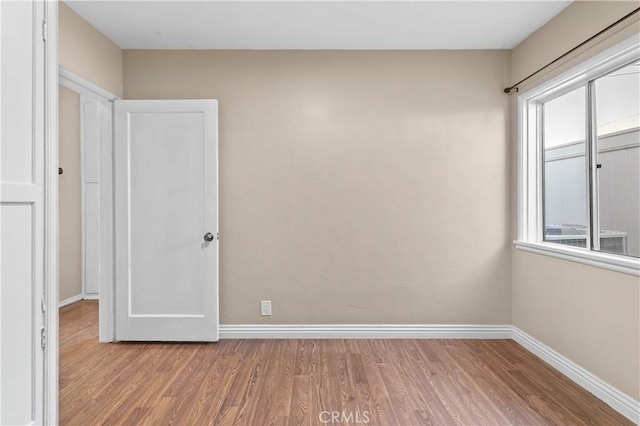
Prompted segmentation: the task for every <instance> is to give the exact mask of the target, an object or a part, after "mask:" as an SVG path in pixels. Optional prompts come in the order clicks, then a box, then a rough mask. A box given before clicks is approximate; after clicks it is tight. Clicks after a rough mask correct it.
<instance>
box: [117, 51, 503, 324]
mask: <svg viewBox="0 0 640 426" xmlns="http://www.w3.org/2000/svg"><path fill="white" fill-rule="evenodd" d="M509 58H510V57H509V52H506V51H446V52H445V51H402V52H399V51H396V52H392V51H367V52H363V51H349V52H345V51H269V52H263V51H125V52H124V91H125V97H126V98H136V99H152V98H216V99H219V102H220V103H219V108H220V129H219V130H220V147H219V148H220V227H221V235H222V239H221V244H220V247H221V248H220V314H221V318H220V319H221V323H223V324H229V323H268V322H270V323H428V324H430V323H474V324H481V323H497V324H510V323H511V289H510V288H511V286H510V279H511V277H510V255H509V253H510V239H511V236H510V230H509V215H510V206H509V186H508V181H509V179H508V177H509V164H508V159H509V157H510V152H509V146H508V145H509V143H508V129H509V122H508V121H509V109H508V108H509V105H508V101H509V98H508V97H507V96H505V95H504V94H503V93H502V88H503V87H504V86H505V85H506V84H507V82H508V80H509V67H510V64H509ZM263 299H270V300H272V301H273V316H272V317H261V316H260V314H259V302H260V300H263Z"/></svg>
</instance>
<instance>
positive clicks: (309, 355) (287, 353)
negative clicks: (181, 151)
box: [59, 301, 632, 426]
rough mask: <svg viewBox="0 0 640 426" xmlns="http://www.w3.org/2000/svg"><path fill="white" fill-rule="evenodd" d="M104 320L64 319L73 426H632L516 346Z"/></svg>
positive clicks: (88, 306) (65, 409)
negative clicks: (201, 331)
mask: <svg viewBox="0 0 640 426" xmlns="http://www.w3.org/2000/svg"><path fill="white" fill-rule="evenodd" d="M97 321H98V304H97V302H95V301H82V302H78V303H75V304H73V305H70V306H67V307H65V308H62V309H61V310H60V370H59V373H60V423H61V424H63V425H82V426H86V425H97V424H105V425H151V426H155V425H167V424H175V425H197V426H200V425H237V426H253V425H287V424H288V425H322V424H324V423H323V420H334V421H332V422H331V423H328V424H330V425H332V426H333V425H336V424H356V422H357V421H360V424H363V423H364V422H363V420H364V419H366V420H368V422H367V424H368V425H401V426H408V425H453V424H460V425H479V424H492V425H493V424H500V425H506V424H523V425H532V424H535V425H544V424H547V425H564V424H594V425H630V424H632V423H631V422H629V421H628V420H627V419H625V418H624V417H623V416H621V415H620V414H619V413H617V412H615V411H614V410H612V409H611V408H610V407H608V406H607V405H606V404H605V403H604V402H602V401H600V400H598V399H597V398H595V397H594V396H593V395H591V394H590V393H589V392H587V391H586V390H584V389H582V388H581V387H579V386H578V385H576V384H575V383H573V382H572V381H570V380H569V379H568V378H566V377H565V376H563V375H562V374H560V373H559V372H558V371H556V370H554V369H553V368H552V367H550V366H549V365H548V364H546V363H544V362H543V361H541V360H540V359H538V358H536V357H535V356H534V355H533V354H531V353H529V352H528V351H527V350H526V349H524V348H523V347H521V346H520V345H518V344H517V343H516V342H513V341H511V340H413V339H399V340H355V339H354V340H344V339H320V340H318V339H315V340H314V339H308V340H294V339H291V340H224V341H220V342H218V343H207V344H204V343H203V344H200V343H189V344H185V343H175V344H174V343H166V344H165V343H114V344H101V343H98V322H97ZM334 412H335V413H334ZM334 415H337V416H338V417H336V418H335V419H332V418H331V416H334Z"/></svg>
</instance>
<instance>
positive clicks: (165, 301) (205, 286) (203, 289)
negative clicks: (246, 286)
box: [114, 100, 218, 341]
mask: <svg viewBox="0 0 640 426" xmlns="http://www.w3.org/2000/svg"><path fill="white" fill-rule="evenodd" d="M217 126H218V120H217V101H215V100H135V101H116V102H115V146H114V148H115V226H116V233H115V238H116V241H115V246H116V299H115V300H116V340H145V341H217V340H218V238H217V235H218V190H217V188H218V184H217V179H218V172H217V164H218V160H217V139H218V136H217V134H218V131H217Z"/></svg>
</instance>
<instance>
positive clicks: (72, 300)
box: [58, 294, 82, 308]
mask: <svg viewBox="0 0 640 426" xmlns="http://www.w3.org/2000/svg"><path fill="white" fill-rule="evenodd" d="M81 300H82V295H81V294H78V295H77V296H73V297H70V298H68V299H65V300H61V301H60V302H59V303H58V307H59V308H62V307H64V306H67V305H70V304H72V303H76V302H79V301H81Z"/></svg>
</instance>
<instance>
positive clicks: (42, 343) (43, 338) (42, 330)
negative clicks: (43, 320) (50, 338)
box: [40, 327, 47, 350]
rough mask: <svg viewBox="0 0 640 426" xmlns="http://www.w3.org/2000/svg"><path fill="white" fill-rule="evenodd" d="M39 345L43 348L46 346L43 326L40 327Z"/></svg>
mask: <svg viewBox="0 0 640 426" xmlns="http://www.w3.org/2000/svg"><path fill="white" fill-rule="evenodd" d="M40 346H41V347H42V349H43V350H44V348H45V347H46V346H47V330H45V328H44V327H42V328H41V329H40Z"/></svg>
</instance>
